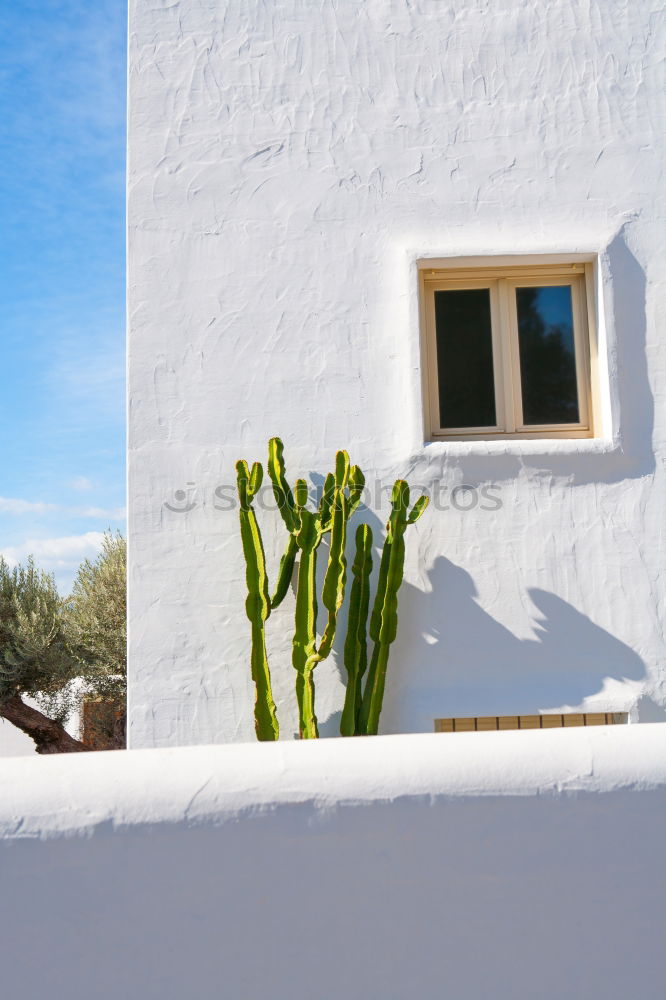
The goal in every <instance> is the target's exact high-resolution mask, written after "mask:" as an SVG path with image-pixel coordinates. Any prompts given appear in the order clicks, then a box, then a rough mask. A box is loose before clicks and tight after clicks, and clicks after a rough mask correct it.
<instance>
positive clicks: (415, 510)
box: [407, 493, 430, 524]
mask: <svg viewBox="0 0 666 1000" xmlns="http://www.w3.org/2000/svg"><path fill="white" fill-rule="evenodd" d="M429 503H430V497H428V496H426V495H425V493H424V494H423V496H421V497H419V498H418V500H417V501H416V503H415V504H414V506H413V507H412V509H411V511H410V513H409V517H408V518H407V524H416V522H417V521H418V519H419V518H420V516H421V514H422V513H423V512H424V510H425V509H426V507H427V506H428V504H429Z"/></svg>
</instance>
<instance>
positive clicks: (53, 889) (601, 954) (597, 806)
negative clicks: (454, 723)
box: [0, 724, 666, 1000]
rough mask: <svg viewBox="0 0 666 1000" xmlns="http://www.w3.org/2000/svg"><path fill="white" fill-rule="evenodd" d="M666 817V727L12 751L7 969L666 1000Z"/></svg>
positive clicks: (6, 978)
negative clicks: (56, 752)
mask: <svg viewBox="0 0 666 1000" xmlns="http://www.w3.org/2000/svg"><path fill="white" fill-rule="evenodd" d="M665 821H666V725H664V724H661V725H634V726H626V727H607V728H599V729H595V730H591V729H588V730H585V729H580V730H575V731H572V730H569V731H564V730H559V731H551V732H522V733H511V732H509V733H506V732H504V733H478V734H465V733H463V734H453V735H442V736H435V735H432V734H413V735H406V736H387V737H376V738H370V739H358V740H339V739H338V740H325V741H319V742H302V743H295V742H294V743H284V744H281V745H277V746H276V745H267V744H255V745H246V746H225V747H222V746H201V747H185V748H180V749H178V748H176V749H159V750H140V751H123V752H108V753H101V754H73V755H71V756H65V755H63V756H60V757H52V758H43V759H36V760H32V759H29V758H23V759H16V760H5V761H2V763H1V764H0V877H1V879H2V889H3V899H4V901H5V903H6V904H7V905H5V906H3V907H2V908H1V909H0V960H1V961H2V968H3V988H4V990H5V992H6V994H7V995H8V996H14V995H16V996H19V995H20V996H22V997H25V998H26V1000H37V998H38V997H41V996H44V995H45V994H48V995H52V996H58V997H60V996H63V997H64V996H67V997H70V998H71V1000H84V998H87V997H89V996H90V995H91V984H93V993H94V995H95V997H98V998H99V1000H107V998H108V1000H111V998H115V997H117V996H119V995H121V996H127V997H142V998H145V1000H171V998H174V1000H180V998H182V997H197V998H199V997H201V998H204V997H213V996H215V997H217V996H224V997H233V998H234V1000H236V998H238V1000H255V998H257V997H261V996H267V995H270V996H272V997H275V998H276V1000H289V998H290V997H294V996H300V995H302V993H303V989H304V985H303V984H304V983H306V984H307V995H308V996H309V997H312V998H313V1000H332V998H334V997H338V996H345V997H348V998H349V1000H357V998H358V1000H361V998H366V997H375V996H381V997H384V998H387V1000H407V998H409V997H413V996H428V995H433V996H442V995H446V996H455V997H465V998H468V1000H477V998H478V1000H486V998H488V997H490V996H492V997H498V998H504V997H506V998H507V1000H523V998H524V1000H535V998H537V997H538V998H540V1000H551V998H552V1000H555V998H556V997H561V996H562V993H563V991H564V992H565V993H566V995H567V996H570V997H573V998H576V1000H589V998H590V997H596V996H604V997H610V998H617V1000H620V998H622V997H627V996H640V997H641V998H644V1000H661V997H662V996H663V982H664V974H665V973H666V960H665V958H664V949H663V938H664V931H665V930H666V904H665V903H664V900H665V899H666V891H665V890H666V879H665V875H664V873H665V871H666V869H665V868H664V864H663V851H664V848H663V829H664V823H665ZM73 969H74V970H76V975H75V976H72V970H73Z"/></svg>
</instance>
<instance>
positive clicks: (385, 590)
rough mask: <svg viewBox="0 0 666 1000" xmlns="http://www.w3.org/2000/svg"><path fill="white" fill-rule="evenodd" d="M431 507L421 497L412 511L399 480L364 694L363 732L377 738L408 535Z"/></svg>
mask: <svg viewBox="0 0 666 1000" xmlns="http://www.w3.org/2000/svg"><path fill="white" fill-rule="evenodd" d="M427 506H428V497H427V496H421V497H419V499H418V500H417V501H416V503H415V504H414V506H413V508H412V510H411V511H409V513H408V509H409V486H408V485H407V483H406V482H405V481H404V480H402V479H397V480H396V482H395V485H394V487H393V492H392V495H391V514H390V516H389V520H388V523H387V525H386V539H385V541H384V549H383V551H382V558H381V562H380V566H379V581H378V584H377V593H376V595H375V601H374V604H373V608H372V615H371V616H370V638H371V639H372V640H373V642H374V648H373V651H372V658H371V660H370V667H369V669H368V677H367V680H366V684H365V690H364V693H363V702H362V705H361V714H360V725H359V730H360V732H362V733H364V734H366V735H368V736H374V735H376V733H377V730H378V727H379V715H380V713H381V710H382V703H383V699H384V686H385V684H386V669H387V666H388V658H389V652H390V648H391V643H393V642H394V640H395V637H396V633H397V629H398V590H399V589H400V584H401V583H402V577H403V572H404V566H405V531H406V530H407V526H408V525H409V524H414V523H415V522H416V521H417V520H418V519H419V517H420V516H421V514H423V512H424V510H425V509H426V507H427Z"/></svg>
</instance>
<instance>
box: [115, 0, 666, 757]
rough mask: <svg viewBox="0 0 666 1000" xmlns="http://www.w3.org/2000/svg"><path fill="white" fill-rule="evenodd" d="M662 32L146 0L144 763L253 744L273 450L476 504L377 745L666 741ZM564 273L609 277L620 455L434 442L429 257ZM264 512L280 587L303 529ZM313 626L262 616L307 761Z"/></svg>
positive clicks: (132, 269) (422, 590) (139, 506)
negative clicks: (490, 724) (428, 421)
mask: <svg viewBox="0 0 666 1000" xmlns="http://www.w3.org/2000/svg"><path fill="white" fill-rule="evenodd" d="M659 12H660V6H659V5H658V4H656V3H653V2H649V0H631V2H628V0H603V2H601V0H590V2H587V3H580V2H579V0H553V2H551V3H548V4H534V3H533V2H532V0H529V2H527V0H494V2H492V3H490V2H488V0H469V2H466V3H464V4H462V3H456V4H451V3H445V2H436V0H367V2H365V3H357V2H352V0H339V2H333V0H321V2H314V3H313V2H303V0H284V2H280V3H274V2H272V0H271V2H268V0H266V2H260V0H249V2H248V0H243V2H240V0H229V2H225V3H219V2H217V0H215V2H212V0H168V2H167V0H131V2H130V69H129V88H130V89H129V95H130V117H129V177H128V192H129V201H128V227H129V272H128V273H129V385H130V390H129V392H130V401H129V407H130V408H129V415H130V436H129V503H130V521H129V531H130V740H131V744H132V745H133V746H135V747H150V746H157V747H160V746H168V745H173V744H186V743H207V742H229V741H244V740H249V739H252V738H253V726H252V701H253V693H252V689H251V684H250V680H249V670H248V625H247V621H246V619H245V615H244V607H243V601H244V579H243V574H244V569H243V562H242V556H241V551H240V545H239V539H238V529H237V519H236V514H235V512H234V511H233V510H229V509H227V508H228V506H229V505H228V503H227V501H226V499H224V498H225V497H226V496H228V495H229V494H228V493H227V492H225V490H224V487H226V486H230V485H232V484H233V466H234V462H235V461H236V459H237V458H239V457H246V458H248V459H250V460H252V459H257V458H258V459H263V460H265V454H266V440H267V438H268V437H269V436H271V435H273V434H279V435H281V436H282V437H283V439H284V441H285V445H286V454H287V460H288V471H289V473H290V475H291V476H292V477H295V476H296V475H306V476H308V475H310V474H316V473H324V472H325V471H327V469H328V468H329V466H330V463H331V459H332V455H333V453H334V451H335V449H336V448H337V447H346V448H348V450H349V451H350V453H351V455H352V458H353V460H355V461H358V462H359V463H360V464H361V465H362V466H363V467H364V469H365V470H366V472H367V473H368V478H369V479H370V481H371V482H372V483H373V489H374V483H375V481H376V482H377V483H380V484H382V485H383V486H386V485H387V484H390V482H391V481H392V480H393V478H395V477H396V476H397V475H401V476H408V477H409V478H410V480H411V481H412V482H415V483H419V484H421V485H422V486H424V487H426V488H428V489H429V490H431V491H433V492H437V491H441V497H442V503H443V504H447V503H448V506H449V508H451V503H450V499H451V490H452V489H453V487H455V486H460V485H462V484H466V485H469V486H471V487H474V488H475V489H476V490H477V491H478V493H477V494H473V493H469V491H468V494H467V495H468V496H469V498H470V500H469V503H471V502H472V501H473V499H474V496H476V498H477V502H476V503H475V504H474V505H473V506H472V509H470V510H459V509H455V508H451V509H448V510H444V509H440V510H436V509H434V508H433V509H431V510H430V511H429V512H428V513H427V515H426V516H425V517H424V518H423V519H422V520H421V522H419V524H418V525H417V526H416V527H415V528H414V529H411V532H410V536H409V538H408V545H407V548H408V562H407V567H406V581H405V584H404V588H403V591H402V593H401V597H400V629H399V637H398V642H397V644H396V647H395V648H394V652H393V654H392V658H391V664H390V676H389V680H388V684H387V699H386V704H385V711H384V716H383V719H382V726H383V729H384V731H385V732H410V731H429V730H431V729H432V725H433V719H434V718H435V717H438V716H444V715H480V714H503V713H517V712H533V711H538V710H552V709H559V708H566V707H570V708H575V707H579V706H580V707H585V708H588V709H593V708H607V709H610V708H615V709H617V710H631V711H632V712H633V714H634V716H636V715H638V714H641V713H642V717H645V718H664V717H665V716H664V710H663V707H662V706H664V704H666V675H665V671H664V633H663V617H662V615H663V607H664V585H663V580H664V577H663V570H662V567H663V544H662V542H661V533H662V525H663V523H664V495H665V494H664V446H665V431H666V423H665V414H664V394H665V392H666V342H665V341H664V338H663V336H662V334H661V329H660V326H659V324H658V316H659V315H660V314H661V315H662V316H663V312H664V302H663V299H664V263H663V260H664V256H663V232H664V218H663V214H664V213H663V201H661V200H659V193H660V191H663V180H664V161H663V135H664V125H665V124H666V123H665V115H664V102H663V92H664V86H663V84H664V80H663V65H664V64H663V59H662V56H663V51H664V21H663V18H660V17H659ZM555 252H559V253H567V252H572V253H573V252H579V253H590V254H593V255H596V259H597V279H598V302H597V309H598V313H599V317H600V325H601V327H602V329H601V346H602V357H601V372H602V383H603V384H602V385H601V392H602V396H603V397H604V399H605V401H606V410H607V414H606V423H605V426H604V427H603V429H602V431H603V439H602V440H595V441H582V442H552V441H542V442H527V443H526V442H504V443H495V444H492V445H490V444H486V443H484V442H477V443H470V444H454V443H452V444H446V445H444V444H424V434H423V419H422V413H423V403H422V392H421V385H422V375H423V372H422V364H421V357H420V348H419V319H418V302H417V277H416V261H417V259H422V258H427V257H447V256H456V255H458V256H460V255H463V256H464V255H493V254H507V253H514V254H536V253H555ZM313 482H314V484H315V485H316V482H317V481H316V479H315V480H313ZM218 487H220V488H221V490H220V491H219V492H218V494H217V496H216V493H215V491H216V489H217V488H218ZM486 487H492V488H493V495H494V496H495V497H499V500H500V503H501V506H499V509H482V508H483V502H482V499H481V496H482V495H481V490H482V489H483V488H486ZM177 491H181V492H179V493H177ZM457 496H458V498H459V506H466V505H467V503H468V501H466V500H465V499H464V496H465V495H463V494H457ZM460 498H462V499H460ZM167 505H168V506H167ZM486 506H490V507H493V506H495V504H494V503H489V504H486ZM373 507H374V509H373V510H372V511H370V512H369V514H368V520H369V521H370V523H372V525H373V527H379V526H381V524H382V522H383V519H384V517H385V513H386V510H385V507H381V506H380V508H379V509H378V508H377V507H376V505H373ZM262 519H263V523H264V526H265V531H266V544H267V551H268V558H269V572H270V574H271V577H272V578H273V579H274V576H275V571H276V567H277V561H278V556H279V552H280V550H281V547H282V534H281V528H280V525H279V524H278V521H277V519H276V515H275V514H274V513H271V512H270V511H268V512H266V513H265V514H264V515H263V518H262ZM292 612H293V605H292V604H290V603H289V602H285V604H284V605H283V607H282V608H281V609H280V610H279V612H278V613H276V614H275V616H274V618H273V619H272V620H271V621H270V622H269V645H270V653H271V658H272V664H273V670H274V680H275V692H276V697H277V701H278V711H279V715H280V720H281V723H282V732H283V734H284V735H285V736H286V737H287V738H289V737H291V735H292V733H293V731H294V730H295V729H296V721H295V713H294V709H293V694H292V690H293V677H292V673H293V671H292V668H291V666H290V657H289V645H288V637H289V633H290V623H291V615H292ZM339 670H340V661H339V656H338V651H336V655H335V656H334V657H333V658H332V659H331V660H330V661H329V662H328V663H326V664H323V665H321V666H320V667H318V669H317V698H318V701H317V707H318V713H319V716H320V720H321V721H322V723H323V725H322V730H323V732H324V733H327V734H332V733H335V732H336V729H337V722H338V713H339V711H340V708H341V704H342V698H343V685H342V682H341V679H340V673H339Z"/></svg>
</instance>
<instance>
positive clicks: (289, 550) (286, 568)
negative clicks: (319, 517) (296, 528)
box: [271, 535, 298, 608]
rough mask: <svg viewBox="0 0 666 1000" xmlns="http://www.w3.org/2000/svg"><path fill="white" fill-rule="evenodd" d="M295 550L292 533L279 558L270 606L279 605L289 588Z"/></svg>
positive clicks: (296, 544) (275, 606)
mask: <svg viewBox="0 0 666 1000" xmlns="http://www.w3.org/2000/svg"><path fill="white" fill-rule="evenodd" d="M297 552H298V542H297V541H296V539H295V537H294V535H289V541H288V542H287V547H286V549H285V550H284V555H283V556H282V559H281V560H280V568H279V570H278V578H277V583H276V584H275V593H274V594H273V596H272V597H271V608H277V607H279V605H280V604H282V602H283V600H284V598H285V596H286V594H287V591H288V590H289V584H290V583H291V578H292V576H293V575H294V563H295V562H296V553H297Z"/></svg>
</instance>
